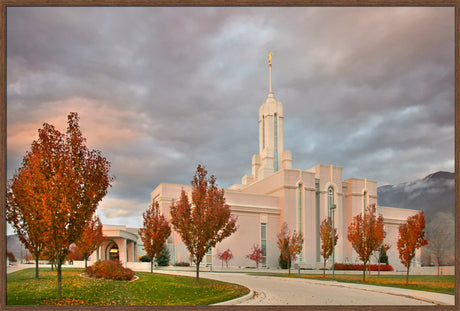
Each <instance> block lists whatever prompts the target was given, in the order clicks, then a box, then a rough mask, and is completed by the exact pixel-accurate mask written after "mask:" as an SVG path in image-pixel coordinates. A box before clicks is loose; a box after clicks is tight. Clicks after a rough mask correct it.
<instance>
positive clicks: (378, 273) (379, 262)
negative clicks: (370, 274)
mask: <svg viewBox="0 0 460 311" xmlns="http://www.w3.org/2000/svg"><path fill="white" fill-rule="evenodd" d="M378 276H379V277H380V260H379V273H378Z"/></svg>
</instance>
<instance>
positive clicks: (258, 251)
mask: <svg viewBox="0 0 460 311" xmlns="http://www.w3.org/2000/svg"><path fill="white" fill-rule="evenodd" d="M251 250H252V253H250V254H248V255H246V258H249V259H251V260H253V261H254V262H255V263H256V268H259V263H261V262H262V261H263V260H264V256H265V254H264V251H263V250H262V248H260V247H259V245H253V246H252V249H251Z"/></svg>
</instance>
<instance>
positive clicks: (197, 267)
mask: <svg viewBox="0 0 460 311" xmlns="http://www.w3.org/2000/svg"><path fill="white" fill-rule="evenodd" d="M196 282H197V283H200V262H197V263H196Z"/></svg>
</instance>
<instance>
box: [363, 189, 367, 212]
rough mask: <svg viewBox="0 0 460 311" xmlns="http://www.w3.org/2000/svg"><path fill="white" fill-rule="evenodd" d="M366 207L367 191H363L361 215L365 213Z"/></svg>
mask: <svg viewBox="0 0 460 311" xmlns="http://www.w3.org/2000/svg"><path fill="white" fill-rule="evenodd" d="M366 207H367V191H364V193H363V214H364V212H365V211H366Z"/></svg>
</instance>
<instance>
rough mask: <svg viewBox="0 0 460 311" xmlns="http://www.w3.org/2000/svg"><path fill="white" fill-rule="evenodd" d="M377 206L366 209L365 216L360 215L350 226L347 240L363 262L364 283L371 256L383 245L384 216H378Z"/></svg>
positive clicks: (373, 205) (354, 218)
mask: <svg viewBox="0 0 460 311" xmlns="http://www.w3.org/2000/svg"><path fill="white" fill-rule="evenodd" d="M375 213H376V208H375V204H372V205H370V206H368V207H367V208H366V211H365V212H364V215H362V214H358V215H356V216H355V217H353V221H352V222H351V224H350V225H349V226H348V232H347V238H348V241H350V242H351V245H352V246H353V249H354V250H355V251H356V253H357V254H358V256H359V259H360V260H361V261H362V262H363V281H365V280H366V264H367V263H368V262H369V259H370V256H371V255H372V253H373V252H374V251H376V250H377V249H378V248H379V247H380V245H382V243H383V239H384V238H385V231H384V229H383V217H382V215H379V216H378V217H377V216H376V214H375Z"/></svg>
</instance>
